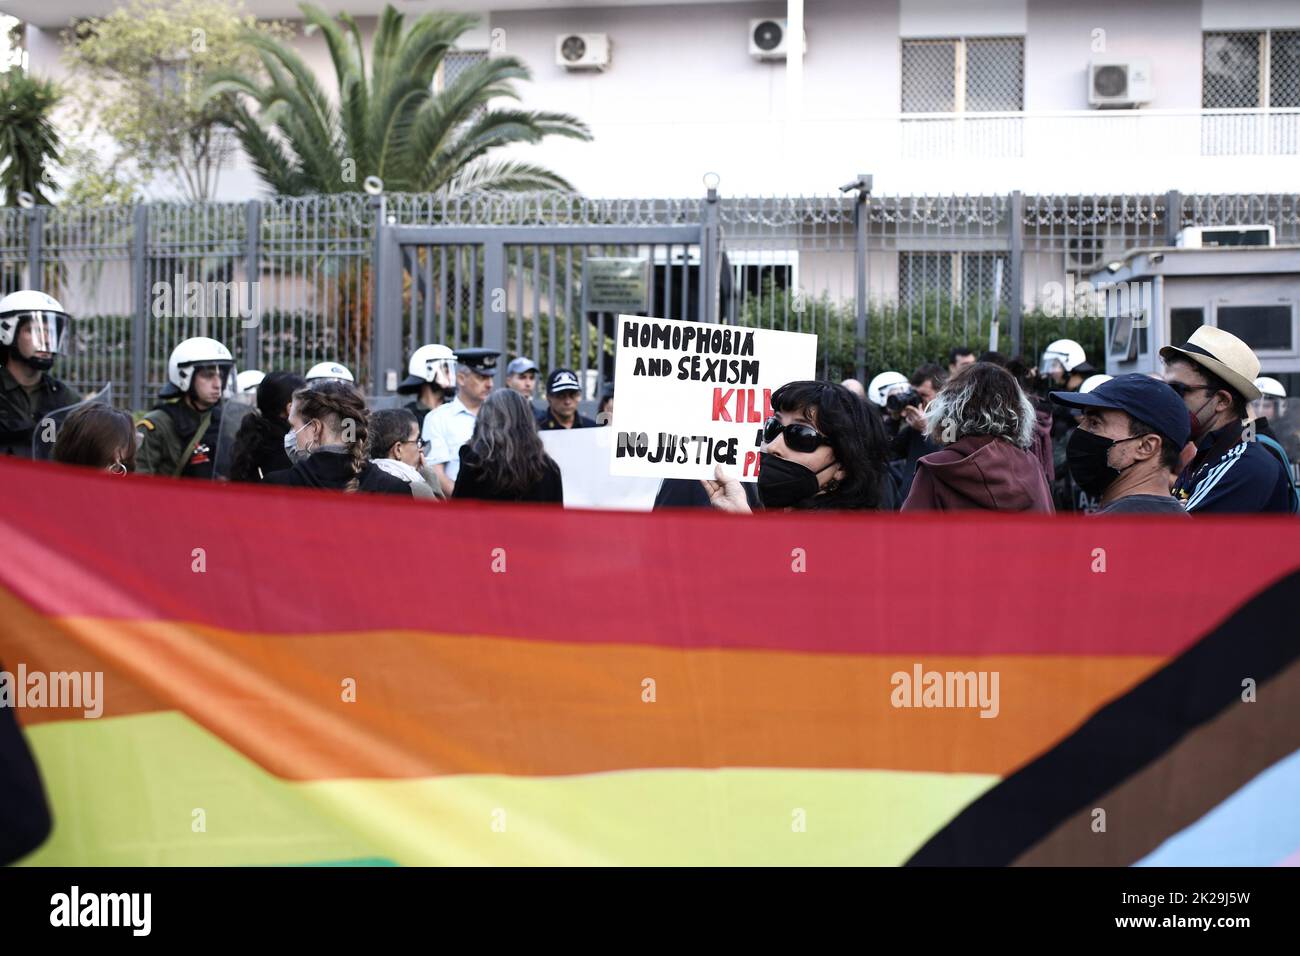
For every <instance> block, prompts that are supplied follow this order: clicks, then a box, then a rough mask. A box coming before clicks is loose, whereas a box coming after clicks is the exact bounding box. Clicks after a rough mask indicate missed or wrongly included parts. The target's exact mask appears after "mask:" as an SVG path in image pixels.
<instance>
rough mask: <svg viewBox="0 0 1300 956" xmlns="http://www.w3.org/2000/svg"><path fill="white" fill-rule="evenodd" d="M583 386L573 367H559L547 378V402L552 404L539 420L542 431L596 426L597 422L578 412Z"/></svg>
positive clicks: (538, 423) (538, 424)
mask: <svg viewBox="0 0 1300 956" xmlns="http://www.w3.org/2000/svg"><path fill="white" fill-rule="evenodd" d="M581 398H582V387H581V386H580V385H579V384H578V373H577V372H574V371H573V370H572V369H567V368H557V369H556V370H555V371H554V372H552V373H551V374H550V376H549V377H548V378H547V379H546V402H547V404H548V405H549V406H550V408H548V409H547V410H546V414H545V415H543V416H542V417H541V419H539V420H538V422H537V427H538V429H539V430H540V431H553V430H555V429H557V428H595V427H596V423H595V422H594V421H592V420H591V419H590V418H588V417H587V416H586V415H582V414H580V413H579V412H578V401H579V399H581Z"/></svg>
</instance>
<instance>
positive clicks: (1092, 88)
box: [1088, 57, 1156, 109]
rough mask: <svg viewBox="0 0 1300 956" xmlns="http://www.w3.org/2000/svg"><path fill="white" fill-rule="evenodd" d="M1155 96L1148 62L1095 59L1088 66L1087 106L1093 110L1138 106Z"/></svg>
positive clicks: (1140, 60)
mask: <svg viewBox="0 0 1300 956" xmlns="http://www.w3.org/2000/svg"><path fill="white" fill-rule="evenodd" d="M1155 95H1156V91H1155V87H1154V86H1153V85H1152V83H1151V62H1150V61H1149V60H1144V59H1141V58H1132V57H1130V58H1126V59H1122V60H1121V59H1094V60H1092V62H1090V63H1089V64H1088V105H1089V106H1091V107H1092V108H1093V109H1118V108H1123V107H1131V106H1138V105H1140V104H1143V103H1150V102H1151V101H1152V100H1153V99H1155Z"/></svg>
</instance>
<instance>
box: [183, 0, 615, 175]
mask: <svg viewBox="0 0 1300 956" xmlns="http://www.w3.org/2000/svg"><path fill="white" fill-rule="evenodd" d="M301 9H302V11H303V16H304V18H305V19H306V21H307V31H308V32H309V33H316V32H319V33H320V34H321V36H322V37H323V38H324V40H325V45H326V47H327V48H328V51H329V56H330V63H331V64H332V66H333V69H334V73H335V78H336V80H337V88H338V91H339V99H338V103H337V105H335V104H334V103H333V102H331V100H330V99H329V98H327V96H326V95H325V93H324V92H323V90H322V89H321V86H320V84H319V83H318V82H317V80H316V78H315V77H314V76H313V75H312V73H311V71H310V69H309V68H308V67H307V66H306V64H305V63H304V62H303V60H302V58H301V57H300V56H299V55H298V54H297V53H296V52H295V51H294V50H292V49H291V48H289V47H288V46H286V45H285V44H284V42H283V41H281V40H279V39H277V38H274V37H269V36H266V35H254V34H252V33H251V32H250V33H249V34H248V35H247V38H248V42H249V43H250V45H251V47H252V48H253V49H254V50H255V52H256V54H257V56H258V58H259V60H260V62H261V65H262V73H263V75H262V76H257V77H254V76H251V75H248V74H239V73H229V72H228V73H222V74H218V75H214V76H213V77H211V79H210V81H209V86H208V89H209V93H210V95H213V96H215V95H218V94H220V95H226V96H233V97H236V98H237V99H238V100H239V101H240V105H239V107H238V109H236V110H233V111H232V112H231V114H230V115H231V119H230V120H229V124H230V126H231V128H232V129H233V130H234V131H235V134H236V135H237V136H238V138H239V140H240V143H241V144H242V145H243V147H244V150H245V152H247V153H248V154H249V157H250V159H251V160H252V162H253V165H254V167H255V168H256V169H257V171H258V174H259V175H260V176H261V177H262V178H263V179H264V180H265V181H266V182H267V184H268V185H270V186H271V187H272V188H274V189H275V190H277V191H278V192H285V193H291V194H302V193H307V192H321V193H329V192H340V191H354V190H356V189H357V184H358V183H360V182H362V181H363V180H365V179H366V178H367V177H369V176H378V177H380V178H381V179H382V180H383V182H384V188H385V189H387V190H390V191H406V190H420V189H432V190H444V191H446V190H458V189H462V188H467V187H469V186H472V185H474V184H482V188H489V189H497V190H505V189H538V188H545V189H556V188H559V189H571V187H570V186H569V184H568V182H567V181H566V180H565V179H564V178H563V177H561V176H559V175H557V174H555V173H553V172H551V171H550V170H547V169H545V168H544V167H542V166H539V165H536V164H532V163H526V162H517V161H510V162H495V163H493V162H488V161H487V157H488V156H489V154H490V153H491V152H492V151H493V150H496V149H499V148H502V147H507V146H512V145H517V144H520V143H539V142H541V141H542V140H544V139H546V138H547V137H549V136H563V137H566V138H571V139H580V140H588V139H590V138H591V133H590V130H588V128H587V127H586V125H585V124H583V123H582V122H581V120H579V119H577V118H576V117H573V116H570V115H568V114H564V113H551V112H544V111H525V110H520V109H499V108H498V109H494V108H492V105H491V104H492V103H493V102H494V101H501V100H518V99H519V94H518V91H517V89H516V86H515V83H516V82H517V81H526V80H528V79H529V73H528V69H527V67H525V66H524V64H523V63H522V62H521V61H519V60H518V59H516V58H514V57H508V56H501V57H488V58H487V59H485V60H484V61H482V62H479V63H475V64H471V65H470V66H468V67H466V68H465V69H464V70H462V71H461V73H460V75H459V76H457V77H456V79H455V80H454V81H452V82H451V83H449V84H447V85H446V87H445V88H444V89H443V90H442V91H440V92H437V93H435V92H434V89H433V87H434V83H435V80H436V77H437V76H438V75H439V67H440V66H441V65H442V64H443V62H444V61H445V59H446V57H447V54H448V53H449V52H451V51H452V50H454V49H455V43H456V41H457V39H459V38H460V37H461V36H463V35H464V33H465V32H466V31H467V30H469V29H471V28H472V27H473V26H474V25H475V24H476V23H477V22H478V21H477V18H476V17H474V16H472V15H468V14H458V13H426V14H423V15H421V16H419V17H418V18H416V19H414V20H413V21H411V22H409V23H408V22H407V20H406V18H405V17H404V16H403V15H402V14H401V13H399V12H398V11H397V10H396V9H395V8H394V7H392V6H391V5H390V6H388V7H386V8H385V9H384V11H383V13H382V14H381V15H380V17H379V21H378V23H377V24H376V27H375V33H374V36H373V38H372V40H371V46H370V55H369V70H368V71H367V58H366V52H365V50H364V48H363V45H362V42H361V34H360V31H359V29H358V28H357V25H356V22H355V20H354V19H353V18H352V17H350V16H348V15H347V14H342V15H340V16H339V17H337V18H334V17H331V16H330V15H329V14H327V13H326V12H325V11H324V10H322V9H321V8H320V7H317V6H314V5H312V4H310V3H304V4H302V5H301ZM345 170H346V171H347V172H348V173H352V174H353V175H346V174H345Z"/></svg>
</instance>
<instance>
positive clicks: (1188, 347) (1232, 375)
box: [1160, 325, 1259, 402]
mask: <svg viewBox="0 0 1300 956" xmlns="http://www.w3.org/2000/svg"><path fill="white" fill-rule="evenodd" d="M1160 357H1161V358H1162V359H1164V360H1165V361H1166V362H1168V361H1170V360H1171V359H1182V360H1184V361H1187V362H1193V363H1195V364H1196V365H1199V366H1201V367H1202V368H1205V369H1207V370H1208V371H1210V372H1213V373H1214V374H1215V375H1217V376H1219V378H1221V379H1223V380H1224V381H1225V382H1227V383H1228V385H1230V386H1231V387H1232V389H1233V390H1234V391H1236V392H1238V393H1239V394H1240V395H1241V396H1242V397H1243V398H1244V399H1246V401H1248V402H1253V401H1254V400H1255V399H1257V398H1259V389H1258V388H1256V387H1255V379H1256V377H1258V375H1259V359H1257V358H1256V357H1255V353H1254V352H1252V351H1251V350H1250V346H1249V345H1247V344H1246V343H1245V342H1243V341H1242V340H1241V339H1239V338H1237V337H1236V336H1235V335H1233V334H1232V333H1231V332H1225V331H1223V329H1216V328H1215V327H1214V326H1212V325H1202V326H1201V327H1200V328H1199V329H1197V330H1196V331H1195V332H1193V333H1192V337H1191V338H1190V339H1188V340H1187V342H1186V343H1185V344H1183V345H1181V346H1177V345H1166V346H1165V347H1164V348H1162V349H1161V350H1160Z"/></svg>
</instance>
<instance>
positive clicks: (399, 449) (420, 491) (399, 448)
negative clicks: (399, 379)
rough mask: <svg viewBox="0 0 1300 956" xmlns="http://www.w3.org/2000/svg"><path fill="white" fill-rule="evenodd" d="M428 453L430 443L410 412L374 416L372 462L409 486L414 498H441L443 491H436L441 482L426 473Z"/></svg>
mask: <svg viewBox="0 0 1300 956" xmlns="http://www.w3.org/2000/svg"><path fill="white" fill-rule="evenodd" d="M428 451H429V443H428V442H427V441H425V440H424V439H422V438H421V437H420V423H419V420H418V419H417V418H416V417H415V413H414V412H412V411H411V410H410V409H408V408H386V409H383V410H382V411H378V412H374V413H372V414H371V416H370V460H371V462H373V463H374V464H375V466H376V467H377V468H379V469H380V470H382V471H386V472H388V474H390V475H392V476H393V477H394V478H400V479H401V480H402V481H405V482H406V483H407V484H409V485H410V486H411V496H412V497H415V498H438V499H442V498H443V495H442V491H441V489H438V490H437V491H435V490H434V486H436V485H437V483H438V479H437V478H436V477H435V476H434V475H433V473H432V471H431V470H430V471H426V470H425V464H424V456H425V454H427V453H428ZM430 478H432V479H433V481H432V483H431V482H430V480H429V479H430Z"/></svg>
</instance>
